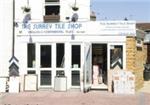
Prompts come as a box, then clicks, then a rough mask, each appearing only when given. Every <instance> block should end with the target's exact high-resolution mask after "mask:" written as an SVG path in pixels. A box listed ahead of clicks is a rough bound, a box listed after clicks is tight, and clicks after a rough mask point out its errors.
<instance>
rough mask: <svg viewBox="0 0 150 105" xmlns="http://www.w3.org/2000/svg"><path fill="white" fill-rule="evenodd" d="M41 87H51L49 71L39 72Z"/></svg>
mask: <svg viewBox="0 0 150 105" xmlns="http://www.w3.org/2000/svg"><path fill="white" fill-rule="evenodd" d="M40 79H41V83H40V84H41V85H51V71H41V78H40Z"/></svg>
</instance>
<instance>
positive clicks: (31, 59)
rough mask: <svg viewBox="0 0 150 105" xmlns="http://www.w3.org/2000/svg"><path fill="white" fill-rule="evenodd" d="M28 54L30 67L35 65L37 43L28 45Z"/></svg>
mask: <svg viewBox="0 0 150 105" xmlns="http://www.w3.org/2000/svg"><path fill="white" fill-rule="evenodd" d="M27 56H28V58H27V64H28V67H31V68H32V67H35V44H28V45H27Z"/></svg>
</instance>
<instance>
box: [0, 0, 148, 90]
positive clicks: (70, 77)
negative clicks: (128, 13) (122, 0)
mask: <svg viewBox="0 0 150 105" xmlns="http://www.w3.org/2000/svg"><path fill="white" fill-rule="evenodd" d="M2 3H3V5H9V6H7V7H5V6H2V7H3V9H2V11H4V10H5V9H6V10H7V12H8V13H7V15H2V17H1V22H2V23H3V24H5V25H6V26H4V27H3V30H2V34H5V36H2V38H0V39H2V43H1V47H0V48H1V51H3V52H2V53H1V58H2V59H1V60H0V62H1V64H0V65H1V66H0V67H1V68H0V76H1V77H9V76H10V73H9V71H10V70H9V69H10V62H9V60H10V58H11V55H12V43H13V41H14V40H15V41H14V42H15V43H14V48H13V50H14V56H15V58H17V60H16V61H17V67H18V69H19V83H20V91H28V90H43V89H44V90H45V89H46V90H55V91H69V90H72V89H77V90H80V91H87V90H89V89H91V88H92V89H107V90H109V91H111V90H112V85H113V84H112V75H113V72H114V71H117V70H119V71H131V72H133V73H134V75H135V80H136V82H135V84H136V88H137V89H138V88H140V86H141V85H142V84H143V77H142V76H143V74H142V73H143V70H144V69H143V64H144V63H145V61H146V60H145V59H146V52H145V50H146V47H144V44H143V38H144V35H145V34H143V32H142V34H141V33H140V31H139V30H136V26H135V24H136V23H135V21H90V0H82V1H78V0H75V1H74V0H69V1H68V0H38V2H37V1H36V5H35V1H34V0H30V1H26V0H22V1H20V0H15V3H14V4H15V8H14V11H15V15H14V16H15V18H14V19H15V20H14V23H15V25H12V24H10V23H13V20H12V19H11V18H8V16H9V15H10V16H13V15H12V10H13V9H12V8H13V5H12V4H13V3H12V2H10V1H3V2H2ZM2 13H3V12H2ZM12 18H13V17H12ZM12 26H13V27H14V28H13V27H12ZM8 29H12V30H11V31H8ZM13 31H14V33H15V34H14V35H15V38H14V40H13V37H12V33H13ZM138 33H140V35H138ZM137 41H139V42H140V43H139V44H137ZM6 42H7V43H6ZM4 43H6V45H5V46H7V47H3V45H4ZM141 58H142V59H141ZM139 59H141V60H139Z"/></svg>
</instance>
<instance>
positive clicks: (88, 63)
mask: <svg viewBox="0 0 150 105" xmlns="http://www.w3.org/2000/svg"><path fill="white" fill-rule="evenodd" d="M84 51H85V52H84V53H85V56H84V58H85V59H84V60H85V64H84V71H83V73H84V74H83V75H84V85H83V88H84V91H87V90H89V89H90V87H91V84H92V47H91V44H90V43H85V47H84Z"/></svg>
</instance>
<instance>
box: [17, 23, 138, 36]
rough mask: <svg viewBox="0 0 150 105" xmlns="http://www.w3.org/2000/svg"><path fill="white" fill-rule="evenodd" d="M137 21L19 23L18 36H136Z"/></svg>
mask: <svg viewBox="0 0 150 105" xmlns="http://www.w3.org/2000/svg"><path fill="white" fill-rule="evenodd" d="M135 24H136V23H135V21H95V22H92V21H91V22H69V23H64V22H58V23H31V22H29V23H28V24H26V23H18V27H16V29H15V30H16V35H72V34H75V35H126V36H135V34H136V27H135Z"/></svg>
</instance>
